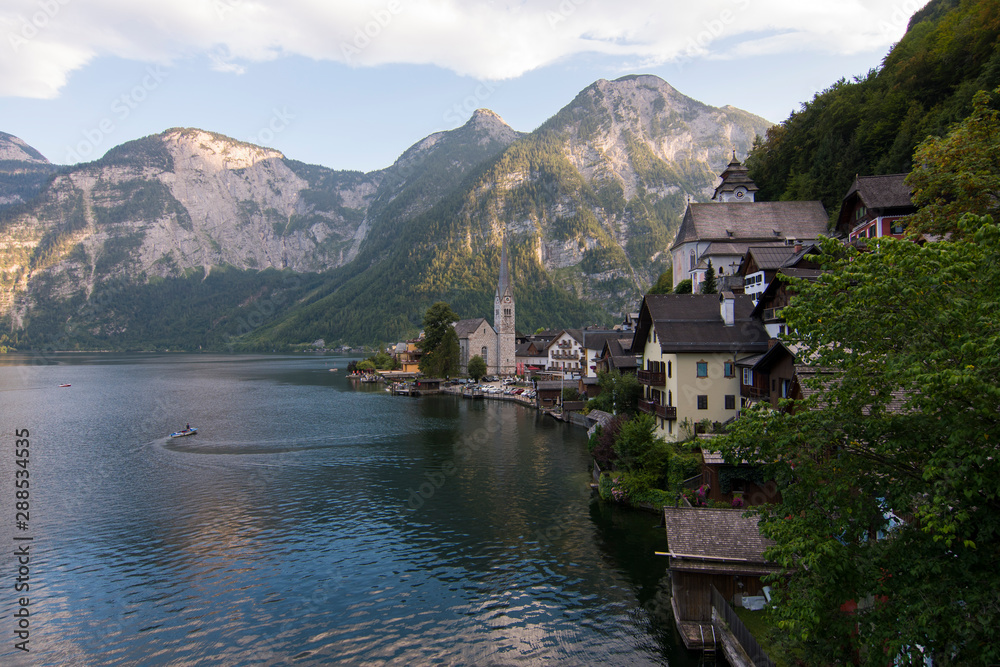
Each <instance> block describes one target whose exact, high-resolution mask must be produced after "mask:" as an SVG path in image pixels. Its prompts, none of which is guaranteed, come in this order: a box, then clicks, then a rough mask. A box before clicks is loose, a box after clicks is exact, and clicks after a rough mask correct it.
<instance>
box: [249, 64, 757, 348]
mask: <svg viewBox="0 0 1000 667" xmlns="http://www.w3.org/2000/svg"><path fill="white" fill-rule="evenodd" d="M768 126H769V123H768V122H767V121H765V120H764V119H762V118H759V117H757V116H753V115H752V114H749V113H747V112H744V111H740V110H738V109H735V108H733V107H724V108H721V109H718V108H713V107H710V106H707V105H704V104H701V103H700V102H697V101H695V100H693V99H691V98H688V97H685V96H684V95H681V94H680V93H679V92H677V91H676V90H675V89H674V88H672V87H671V86H670V85H669V84H667V83H666V82H665V81H663V80H662V79H659V78H657V77H654V76H629V77H624V78H622V79H618V80H616V81H605V80H601V81H598V82H596V83H594V84H593V85H591V86H589V87H588V88H587V89H585V90H584V91H582V92H581V93H580V94H579V95H578V96H577V97H576V99H575V100H573V101H572V102H571V103H570V104H569V105H567V106H566V107H565V108H563V109H562V110H561V111H559V112H558V113H557V114H556V115H555V116H554V117H553V118H551V119H550V120H548V121H547V122H546V123H544V124H543V125H542V126H541V127H540V128H538V129H537V130H535V131H534V132H532V133H530V134H528V135H525V136H523V137H521V138H519V139H518V140H517V141H514V142H513V143H511V144H510V146H509V147H507V148H506V149H505V150H504V151H503V152H502V153H500V154H499V155H498V156H497V157H496V158H494V159H492V160H490V161H486V162H484V163H482V164H481V165H479V167H477V169H475V170H472V171H469V172H467V174H466V176H465V179H464V181H463V182H462V184H461V186H460V187H458V188H457V189H455V190H454V191H453V192H452V193H451V194H450V195H449V196H447V197H446V198H444V199H442V200H441V201H440V202H439V203H437V204H436V205H435V206H434V207H432V208H430V209H428V210H427V211H425V212H424V213H422V214H421V215H419V216H417V217H415V218H414V219H413V220H412V222H411V224H409V225H408V226H407V227H406V228H405V230H403V233H402V234H401V235H400V237H399V238H398V241H397V244H396V245H395V247H394V249H393V251H392V252H390V253H388V254H385V255H378V256H375V255H371V254H368V253H366V249H365V248H362V250H361V254H360V255H359V257H358V261H357V262H356V263H355V264H353V265H352V266H351V267H349V268H350V271H349V273H343V274H340V275H338V276H337V279H336V280H335V281H333V282H332V283H331V285H330V293H329V294H328V295H326V296H324V297H322V298H320V299H317V300H316V301H315V302H312V303H310V304H309V305H308V306H307V307H306V308H304V309H302V310H300V311H297V312H295V313H294V314H292V315H291V316H290V317H289V318H288V319H286V320H284V321H281V322H277V323H275V324H274V325H273V326H270V327H266V328H263V329H262V330H260V331H258V332H255V334H254V335H253V336H251V339H252V340H253V341H254V342H255V344H257V345H260V346H263V347H268V346H273V345H276V344H286V343H291V342H294V341H295V340H296V338H297V337H299V338H301V339H309V338H319V337H325V338H326V339H327V340H329V339H331V338H332V339H334V340H341V339H343V340H349V341H357V340H372V339H393V338H399V337H402V336H405V335H407V334H411V333H412V332H413V331H414V330H415V328H416V327H418V326H419V324H420V317H421V315H422V313H423V311H424V310H425V309H426V308H427V307H428V306H429V305H430V304H431V303H433V302H434V301H436V300H442V299H443V300H445V301H448V303H449V304H450V305H451V306H452V308H453V309H454V310H455V311H456V312H457V313H459V314H460V315H463V316H470V317H471V316H474V315H480V314H488V313H490V312H491V309H492V306H491V298H492V293H493V289H494V287H495V284H496V279H497V278H496V276H497V267H498V266H499V248H500V241H501V238H502V235H503V234H504V233H505V232H506V233H507V234H508V235H509V237H510V261H511V263H512V268H511V274H512V276H513V279H514V284H515V293H516V296H517V302H518V311H517V312H518V322H519V326H520V327H521V328H523V329H527V330H530V329H534V328H535V327H537V326H543V325H544V326H579V324H580V323H581V322H586V321H608V320H609V313H622V312H624V311H625V310H626V309H630V308H632V307H634V305H635V303H637V302H638V299H639V298H640V296H641V294H642V292H643V290H645V289H646V288H648V286H649V285H651V284H652V283H653V282H654V281H655V280H656V278H657V276H658V275H659V274H660V273H661V272H663V271H664V270H665V269H666V267H667V266H668V261H669V258H668V256H667V253H666V250H667V248H668V247H669V245H670V243H671V242H672V240H673V236H674V233H675V232H676V229H677V226H678V225H679V224H680V217H681V214H682V213H683V209H684V206H685V203H686V200H687V198H688V197H692V198H695V199H699V200H707V199H708V198H710V196H711V194H712V191H713V185H714V181H715V180H716V174H718V173H719V172H720V171H721V170H722V168H723V167H724V165H725V164H726V163H727V162H728V160H729V158H730V155H731V152H732V151H733V150H734V149H735V150H737V151H740V152H743V151H746V150H748V149H749V147H750V145H751V143H752V142H753V139H754V137H755V136H757V135H758V134H761V133H763V132H764V131H765V130H766V128H767V127H768ZM373 311H376V312H379V313H384V314H376V312H373Z"/></svg>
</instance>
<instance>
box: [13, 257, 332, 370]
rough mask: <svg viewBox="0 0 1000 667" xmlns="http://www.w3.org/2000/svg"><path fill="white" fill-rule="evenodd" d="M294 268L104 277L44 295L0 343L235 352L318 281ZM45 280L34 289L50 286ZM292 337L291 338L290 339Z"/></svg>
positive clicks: (22, 346) (61, 347) (25, 346)
mask: <svg viewBox="0 0 1000 667" xmlns="http://www.w3.org/2000/svg"><path fill="white" fill-rule="evenodd" d="M321 282H322V279H321V278H320V277H319V276H318V275H316V274H303V273H294V272H292V271H276V270H274V269H267V270H265V271H245V270H238V269H233V268H226V267H222V268H213V269H212V270H211V272H210V273H209V274H208V275H207V276H206V275H205V272H204V270H203V269H192V270H189V271H188V272H187V273H186V275H184V276H181V277H174V278H152V279H151V280H150V281H149V282H147V283H144V284H136V283H134V282H131V281H128V280H122V279H109V280H107V281H104V282H102V283H100V284H99V285H98V287H97V288H96V289H95V291H94V293H93V294H91V296H90V298H89V299H87V300H86V301H84V300H83V299H82V298H79V297H78V298H75V299H72V300H70V301H62V300H59V299H55V298H52V299H47V303H49V304H50V305H51V307H50V308H46V309H37V310H33V311H31V317H30V319H28V320H27V321H25V322H24V328H23V330H21V331H18V332H9V333H7V334H6V337H5V338H4V339H0V343H5V344H7V345H10V346H12V347H16V348H19V349H56V350H106V349H114V350H163V349H169V350H199V349H214V350H226V351H239V350H242V349H245V348H244V347H243V346H242V344H241V343H240V338H241V337H242V336H245V335H246V334H248V333H250V332H252V331H254V330H256V329H258V328H260V327H262V326H265V325H267V324H269V323H271V322H273V321H274V320H275V319H277V318H280V317H281V316H283V315H284V314H285V313H287V312H288V311H289V310H290V309H292V308H294V307H295V306H296V305H297V303H298V302H299V301H300V300H301V299H302V298H303V297H304V295H306V294H308V293H309V292H310V291H311V290H313V289H315V288H316V287H317V286H318V285H319V284H321ZM55 288H56V286H55V285H54V284H51V283H47V284H43V285H41V286H40V287H39V289H40V290H41V291H42V294H41V296H42V297H43V298H44V296H45V294H44V292H45V290H52V289H55ZM296 342H297V341H296Z"/></svg>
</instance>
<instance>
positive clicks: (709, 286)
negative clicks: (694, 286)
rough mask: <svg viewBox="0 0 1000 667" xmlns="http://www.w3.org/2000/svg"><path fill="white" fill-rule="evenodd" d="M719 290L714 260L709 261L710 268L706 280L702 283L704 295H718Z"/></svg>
mask: <svg viewBox="0 0 1000 667" xmlns="http://www.w3.org/2000/svg"><path fill="white" fill-rule="evenodd" d="M718 291H719V288H718V287H717V286H716V284H715V269H713V268H712V260H708V268H707V269H705V280H704V281H703V282H702V283H701V293H702V294H716V293H718Z"/></svg>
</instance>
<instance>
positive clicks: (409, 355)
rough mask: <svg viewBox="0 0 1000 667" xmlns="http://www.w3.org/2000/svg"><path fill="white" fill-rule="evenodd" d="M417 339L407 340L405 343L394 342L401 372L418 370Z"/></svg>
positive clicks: (416, 371)
mask: <svg viewBox="0 0 1000 667" xmlns="http://www.w3.org/2000/svg"><path fill="white" fill-rule="evenodd" d="M418 342H419V339H416V338H415V339H413V340H408V341H406V342H405V343H397V344H396V350H395V351H396V359H397V361H399V364H400V368H399V370H400V372H402V373H419V372H420V354H421V353H420V350H419V348H417V343H418Z"/></svg>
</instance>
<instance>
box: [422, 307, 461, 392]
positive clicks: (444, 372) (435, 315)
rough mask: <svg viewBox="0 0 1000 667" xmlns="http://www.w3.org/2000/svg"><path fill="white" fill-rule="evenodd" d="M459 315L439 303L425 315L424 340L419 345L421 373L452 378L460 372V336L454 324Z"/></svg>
mask: <svg viewBox="0 0 1000 667" xmlns="http://www.w3.org/2000/svg"><path fill="white" fill-rule="evenodd" d="M456 321H458V315H456V314H455V312H454V311H453V310H452V309H451V307H450V306H449V305H448V304H447V303H445V302H443V301H438V302H437V303H435V304H434V305H433V306H431V307H430V308H428V309H427V312H426V313H425V314H424V338H423V340H421V341H420V343H418V345H419V347H420V350H421V352H423V354H422V355H421V357H420V372H421V373H423V374H424V375H428V376H431V377H451V376H452V375H455V374H457V373H458V370H459V352H460V346H459V343H458V334H457V333H455V327H453V326H452V323H453V322H456Z"/></svg>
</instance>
